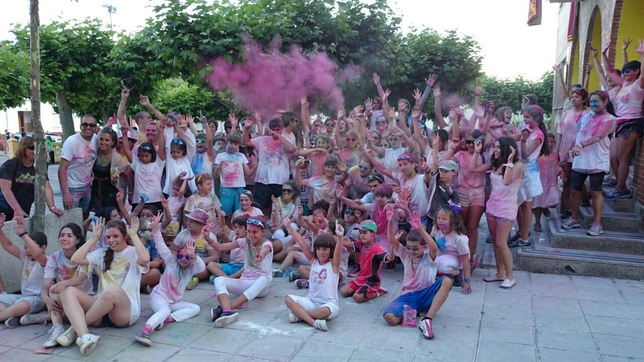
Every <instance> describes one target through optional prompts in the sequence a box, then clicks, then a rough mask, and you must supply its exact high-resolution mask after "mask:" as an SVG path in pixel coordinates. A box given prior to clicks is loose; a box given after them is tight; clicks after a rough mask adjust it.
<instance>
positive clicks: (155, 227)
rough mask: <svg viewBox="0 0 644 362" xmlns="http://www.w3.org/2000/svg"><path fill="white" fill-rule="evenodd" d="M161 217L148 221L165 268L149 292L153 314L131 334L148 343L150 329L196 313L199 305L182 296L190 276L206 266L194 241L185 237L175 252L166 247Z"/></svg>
mask: <svg viewBox="0 0 644 362" xmlns="http://www.w3.org/2000/svg"><path fill="white" fill-rule="evenodd" d="M161 217H162V214H161V213H159V214H158V215H156V216H155V217H154V219H153V220H152V221H151V222H150V224H151V227H152V236H153V238H154V244H155V246H156V249H157V252H158V253H159V255H160V256H161V258H162V259H163V262H164V263H165V271H164V273H163V276H162V277H161V281H160V282H159V284H157V285H156V286H155V287H154V289H153V290H152V293H151V295H150V309H152V311H153V312H154V314H153V315H152V316H150V318H148V320H147V321H146V322H145V325H144V326H143V328H142V329H141V330H140V331H139V332H138V333H137V334H136V335H135V336H134V339H135V340H136V341H137V342H139V343H141V344H143V345H145V346H148V347H149V346H151V345H152V341H151V340H150V333H152V331H153V330H160V329H161V328H163V327H164V325H165V324H168V323H172V322H180V321H183V320H186V319H190V318H192V317H195V316H197V315H198V314H199V311H200V310H201V309H200V308H199V305H197V304H194V303H188V302H184V301H182V300H181V299H182V298H183V293H184V292H185V290H186V286H187V285H188V283H190V281H191V280H192V277H193V276H194V275H195V274H197V273H200V272H202V271H204V270H205V269H206V264H205V263H204V261H203V260H202V259H201V258H200V257H199V256H197V255H196V254H195V242H194V241H192V240H189V241H186V244H185V246H183V247H182V248H180V249H179V250H178V251H177V254H176V256H175V254H173V253H172V251H170V249H168V247H167V246H166V245H165V242H164V241H163V236H161V232H160V230H159V222H160V220H161Z"/></svg>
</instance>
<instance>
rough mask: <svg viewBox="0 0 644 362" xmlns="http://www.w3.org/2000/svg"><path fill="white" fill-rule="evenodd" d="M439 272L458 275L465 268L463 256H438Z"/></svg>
mask: <svg viewBox="0 0 644 362" xmlns="http://www.w3.org/2000/svg"><path fill="white" fill-rule="evenodd" d="M436 265H437V267H438V272H439V273H441V274H448V275H458V273H460V271H461V269H463V263H462V262H461V258H460V257H458V256H456V255H451V254H442V255H439V256H438V257H437V258H436Z"/></svg>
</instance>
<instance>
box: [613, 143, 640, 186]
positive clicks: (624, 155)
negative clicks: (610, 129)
mask: <svg viewBox="0 0 644 362" xmlns="http://www.w3.org/2000/svg"><path fill="white" fill-rule="evenodd" d="M638 138H639V137H638V136H637V134H636V133H633V132H631V133H630V134H629V135H628V137H627V138H619V137H617V163H618V167H617V186H616V187H615V190H617V191H620V192H623V191H626V190H627V188H626V179H628V171H629V169H628V168H629V164H630V161H631V153H633V149H634V148H635V144H636V143H637V139H638Z"/></svg>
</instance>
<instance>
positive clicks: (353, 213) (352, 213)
mask: <svg viewBox="0 0 644 362" xmlns="http://www.w3.org/2000/svg"><path fill="white" fill-rule="evenodd" d="M344 214H345V215H355V214H356V212H355V211H353V210H351V209H346V210H344Z"/></svg>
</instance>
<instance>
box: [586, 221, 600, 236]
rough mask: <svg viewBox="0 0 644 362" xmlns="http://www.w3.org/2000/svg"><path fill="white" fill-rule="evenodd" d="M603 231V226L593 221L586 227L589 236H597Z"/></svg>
mask: <svg viewBox="0 0 644 362" xmlns="http://www.w3.org/2000/svg"><path fill="white" fill-rule="evenodd" d="M603 233H604V228H603V227H602V226H601V225H597V224H595V223H593V224H592V225H590V229H588V235H591V236H597V235H599V234H603Z"/></svg>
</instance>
